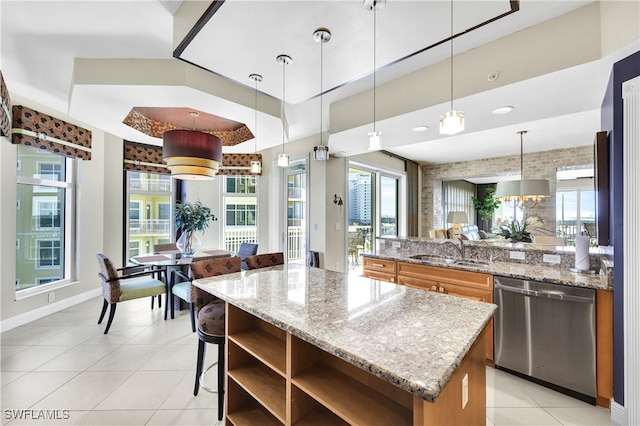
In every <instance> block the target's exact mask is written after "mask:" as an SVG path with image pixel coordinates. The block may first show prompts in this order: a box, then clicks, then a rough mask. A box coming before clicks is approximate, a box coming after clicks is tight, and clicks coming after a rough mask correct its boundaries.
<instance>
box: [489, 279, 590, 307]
mask: <svg viewBox="0 0 640 426" xmlns="http://www.w3.org/2000/svg"><path fill="white" fill-rule="evenodd" d="M494 288H495V289H496V290H504V291H509V292H511V293H518V294H523V295H525V296H531V297H542V298H546V299H554V300H562V301H565V302H577V303H591V304H593V298H591V297H582V296H573V295H571V294H563V293H556V292H548V291H538V290H530V289H527V288H518V287H511V286H506V285H502V284H498V283H496V284H495V285H494Z"/></svg>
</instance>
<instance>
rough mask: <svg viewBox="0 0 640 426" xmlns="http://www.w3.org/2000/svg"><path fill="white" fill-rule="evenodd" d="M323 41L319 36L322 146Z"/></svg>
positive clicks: (321, 143) (321, 144)
mask: <svg viewBox="0 0 640 426" xmlns="http://www.w3.org/2000/svg"><path fill="white" fill-rule="evenodd" d="M323 49H324V41H323V40H322V36H321V38H320V146H324V140H323V139H324V138H323V137H322V130H323V127H322V77H323V70H324V59H323V58H324V52H323Z"/></svg>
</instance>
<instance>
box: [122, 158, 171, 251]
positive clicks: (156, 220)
mask: <svg viewBox="0 0 640 426" xmlns="http://www.w3.org/2000/svg"><path fill="white" fill-rule="evenodd" d="M126 173H127V174H126V178H127V196H126V202H127V212H128V215H127V217H126V218H125V221H126V224H127V227H126V229H127V232H128V235H127V241H128V246H127V251H128V253H129V258H131V257H133V256H137V255H141V254H148V253H152V252H153V246H154V245H156V244H163V243H167V242H169V241H171V223H172V220H173V214H172V211H171V205H172V203H171V197H172V192H171V191H172V189H171V176H170V175H168V174H158V173H148V172H137V171H127V172H126Z"/></svg>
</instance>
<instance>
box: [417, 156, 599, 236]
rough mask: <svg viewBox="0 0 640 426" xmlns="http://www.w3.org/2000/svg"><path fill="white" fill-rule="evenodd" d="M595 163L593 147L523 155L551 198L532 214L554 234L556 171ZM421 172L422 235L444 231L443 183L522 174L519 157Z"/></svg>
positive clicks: (441, 166)
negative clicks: (547, 182) (547, 189)
mask: <svg viewBox="0 0 640 426" xmlns="http://www.w3.org/2000/svg"><path fill="white" fill-rule="evenodd" d="M592 164H593V145H585V146H579V147H574V148H565V149H554V150H551V151H542V152H533V153H530V154H525V155H524V176H525V178H526V179H547V180H548V181H549V189H550V190H551V197H549V198H545V199H543V200H542V202H541V203H540V204H539V205H538V206H537V207H536V208H535V209H534V210H532V211H531V213H535V214H536V215H538V216H539V217H540V218H541V219H542V220H543V222H544V226H543V228H544V229H545V230H547V231H549V232H550V233H551V234H555V221H556V218H555V211H556V199H555V192H556V170H557V169H559V168H561V169H568V168H571V167H575V166H582V165H592ZM420 169H421V172H422V192H421V201H422V213H423V214H422V224H421V228H422V236H423V237H428V236H429V230H430V229H438V228H444V227H445V224H444V223H443V206H442V182H443V181H447V180H458V179H468V178H476V177H488V176H509V175H513V174H514V173H520V154H518V155H513V156H506V157H494V158H483V159H481V160H473V161H463V162H458V163H445V164H430V165H423V166H420Z"/></svg>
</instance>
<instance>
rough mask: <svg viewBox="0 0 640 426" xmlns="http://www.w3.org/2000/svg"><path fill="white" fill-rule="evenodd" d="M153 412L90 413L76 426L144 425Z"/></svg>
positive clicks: (110, 411)
mask: <svg viewBox="0 0 640 426" xmlns="http://www.w3.org/2000/svg"><path fill="white" fill-rule="evenodd" d="M153 413H154V410H99V411H96V410H94V411H91V412H89V413H87V415H86V416H84V417H83V418H81V419H80V420H79V421H78V423H76V424H78V425H100V426H120V425H127V426H138V425H140V426H141V425H146V424H147V422H148V421H149V419H151V417H152V416H153Z"/></svg>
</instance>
